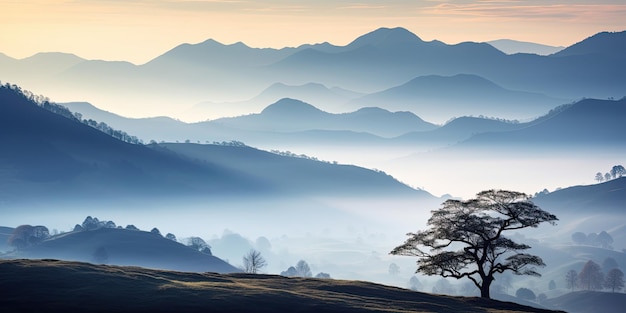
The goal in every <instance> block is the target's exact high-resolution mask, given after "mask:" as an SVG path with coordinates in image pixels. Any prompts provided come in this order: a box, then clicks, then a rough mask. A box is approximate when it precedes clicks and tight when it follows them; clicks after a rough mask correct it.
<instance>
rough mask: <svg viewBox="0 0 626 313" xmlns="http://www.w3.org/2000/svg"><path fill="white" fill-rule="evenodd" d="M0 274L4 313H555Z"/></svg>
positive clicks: (129, 277)
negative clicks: (50, 312) (37, 312)
mask: <svg viewBox="0 0 626 313" xmlns="http://www.w3.org/2000/svg"><path fill="white" fill-rule="evenodd" d="M0 275H2V280H0V290H3V294H2V297H1V298H0V309H2V310H3V311H18V312H19V311H22V312H34V311H43V310H46V311H57V312H61V311H80V312H207V311H211V312H302V313H304V312H422V313H428V312H437V313H452V312H455V313H456V312H467V313H496V312H498V313H513V312H552V311H548V310H541V309H535V308H530V307H525V306H521V305H518V304H514V303H508V302H499V301H495V300H483V299H477V298H457V297H446V296H435V295H430V294H425V293H419V292H413V291H409V290H405V289H399V288H395V287H387V286H383V285H377V284H373V283H366V282H358V281H341V280H330V279H302V278H287V277H280V276H272V275H249V274H248V275H245V274H229V275H219V274H212V273H204V274H197V273H181V272H168V271H156V270H148V269H142V268H137V267H113V266H102V265H91V264H84V263H74V262H61V261H52V260H43V261H25V260H5V261H0Z"/></svg>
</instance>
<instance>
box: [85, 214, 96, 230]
mask: <svg viewBox="0 0 626 313" xmlns="http://www.w3.org/2000/svg"><path fill="white" fill-rule="evenodd" d="M99 224H100V221H99V220H98V218H93V217H91V216H87V217H86V218H85V220H84V221H83V224H82V226H83V229H84V230H94V229H97V228H98V227H99Z"/></svg>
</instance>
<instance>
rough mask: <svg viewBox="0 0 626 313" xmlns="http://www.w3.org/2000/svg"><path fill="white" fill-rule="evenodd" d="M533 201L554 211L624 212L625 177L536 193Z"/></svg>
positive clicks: (574, 212) (582, 213) (586, 212)
mask: <svg viewBox="0 0 626 313" xmlns="http://www.w3.org/2000/svg"><path fill="white" fill-rule="evenodd" d="M535 202H536V203H537V204H539V205H540V206H542V207H546V208H551V210H554V212H555V213H558V212H562V213H564V214H581V215H584V214H589V212H590V211H591V210H592V211H593V213H595V214H598V213H612V214H622V215H624V214H626V207H624V203H626V177H621V178H617V179H613V180H610V181H608V182H604V183H600V184H595V185H587V186H574V187H569V188H564V189H561V190H557V191H554V192H551V193H549V194H542V195H538V196H537V197H536V198H535Z"/></svg>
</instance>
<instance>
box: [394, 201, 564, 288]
mask: <svg viewBox="0 0 626 313" xmlns="http://www.w3.org/2000/svg"><path fill="white" fill-rule="evenodd" d="M529 199H530V196H529V195H527V194H524V193H520V192H515V191H506V190H487V191H482V192H480V193H478V194H477V197H476V199H470V200H467V201H460V200H447V201H445V202H444V203H443V204H442V207H441V208H440V209H438V210H434V211H431V212H432V216H431V217H430V219H429V220H428V225H429V226H430V228H429V229H427V230H424V231H418V232H416V233H408V234H407V236H409V238H408V239H407V240H406V241H405V242H404V244H402V245H400V246H398V247H396V248H394V249H393V250H392V251H391V254H394V255H408V256H416V257H418V258H419V259H418V261H417V265H418V268H417V272H421V273H423V274H426V275H439V276H443V277H454V278H457V279H460V278H464V277H466V278H468V279H470V280H471V281H472V282H473V283H474V285H475V286H476V287H477V288H478V289H480V296H481V297H483V298H490V293H489V288H490V287H491V283H492V282H493V281H494V275H495V274H496V273H503V272H505V271H511V272H513V273H514V274H517V275H532V276H541V275H540V274H539V273H538V272H537V271H536V270H535V267H534V266H545V264H544V262H543V260H542V259H541V258H540V257H538V256H535V255H531V254H527V253H521V251H524V250H527V249H529V248H530V246H528V245H526V244H520V243H516V242H514V241H513V240H511V239H509V238H506V237H504V236H503V233H504V232H505V231H510V230H516V229H522V228H527V227H537V226H539V224H541V223H543V222H548V223H550V224H552V225H554V224H555V223H556V221H557V220H558V219H557V218H556V216H554V215H552V214H550V213H548V212H546V211H544V210H542V209H541V208H539V207H538V206H536V205H535V204H534V203H533V202H532V201H530V200H529ZM452 248H457V249H458V250H456V251H448V250H446V249H452ZM426 249H428V250H426Z"/></svg>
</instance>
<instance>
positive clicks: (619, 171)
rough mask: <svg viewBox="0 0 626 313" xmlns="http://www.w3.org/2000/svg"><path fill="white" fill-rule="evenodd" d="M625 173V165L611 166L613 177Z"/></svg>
mask: <svg viewBox="0 0 626 313" xmlns="http://www.w3.org/2000/svg"><path fill="white" fill-rule="evenodd" d="M625 174H626V169H624V167H623V166H621V165H615V166H613V168H611V177H613V179H615V178H618V177H622V176H624V175H625Z"/></svg>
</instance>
